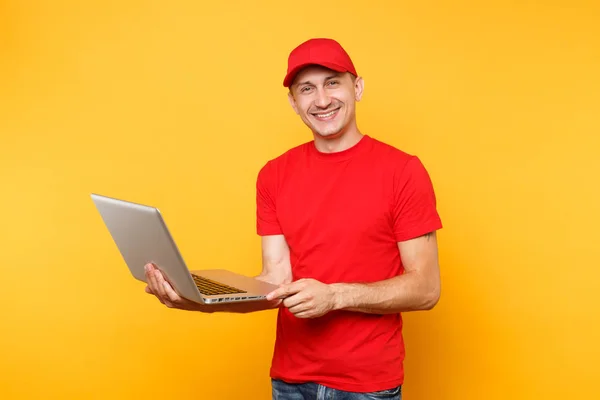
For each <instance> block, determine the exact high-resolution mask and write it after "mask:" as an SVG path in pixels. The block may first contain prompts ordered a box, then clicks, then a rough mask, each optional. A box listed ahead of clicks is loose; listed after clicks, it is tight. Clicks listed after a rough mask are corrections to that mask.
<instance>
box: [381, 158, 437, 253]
mask: <svg viewBox="0 0 600 400" xmlns="http://www.w3.org/2000/svg"><path fill="white" fill-rule="evenodd" d="M392 214H393V224H394V235H395V237H396V241H397V242H402V241H405V240H409V239H413V238H415V237H418V236H421V235H424V234H426V233H429V232H433V231H435V230H438V229H440V228H441V227H442V222H441V219H440V216H439V214H438V212H437V208H436V196H435V192H434V189H433V184H432V182H431V178H430V176H429V173H428V172H427V170H426V169H425V167H424V166H423V164H422V163H421V161H420V160H419V158H418V157H416V156H411V158H410V160H409V161H408V162H407V163H406V164H405V166H404V168H403V169H401V170H399V171H397V173H396V174H395V176H394V198H393V211H392Z"/></svg>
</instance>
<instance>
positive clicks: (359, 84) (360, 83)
mask: <svg viewBox="0 0 600 400" xmlns="http://www.w3.org/2000/svg"><path fill="white" fill-rule="evenodd" d="M364 90H365V81H364V80H363V78H362V77H360V76H357V77H356V79H355V80H354V97H355V98H356V101H360V99H362V95H363V91H364Z"/></svg>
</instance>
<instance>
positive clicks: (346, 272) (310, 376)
mask: <svg viewBox="0 0 600 400" xmlns="http://www.w3.org/2000/svg"><path fill="white" fill-rule="evenodd" d="M441 226H442V225H441V221H440V218H439V216H438V213H437V211H436V199H435V194H434V190H433V187H432V184H431V180H430V178H429V175H428V173H427V171H426V170H425V168H424V167H423V165H422V164H421V162H420V160H419V159H418V158H417V157H416V156H412V155H409V154H407V153H404V152H402V151H400V150H398V149H396V148H394V147H392V146H390V145H387V144H385V143H383V142H380V141H378V140H376V139H374V138H372V137H369V136H366V135H365V136H363V138H362V139H361V140H360V141H359V142H358V143H357V144H356V145H354V146H353V147H351V148H349V149H347V150H344V151H342V152H338V153H320V152H319V151H317V149H316V148H315V146H314V142H312V141H311V142H308V143H305V144H302V145H300V146H298V147H295V148H293V149H291V150H289V151H287V152H286V153H284V154H282V155H281V156H279V157H277V158H275V159H274V160H270V161H269V162H267V163H266V165H265V166H264V167H263V168H262V169H261V170H260V172H259V174H258V179H257V231H258V234H259V235H261V236H264V235H278V234H283V235H284V236H285V238H286V240H287V243H288V245H289V247H290V253H291V256H290V258H291V265H292V275H293V279H294V280H298V279H301V278H313V279H316V280H319V281H321V282H324V283H337V282H346V283H358V282H375V281H380V280H384V279H388V278H392V277H394V276H396V275H400V274H402V272H403V270H404V269H403V266H402V262H401V259H400V252H399V250H398V244H397V242H400V241H403V240H407V239H411V238H414V237H416V236H420V235H422V234H425V233H428V232H431V231H434V230H437V229H439V228H441ZM403 361H404V341H403V338H402V317H401V315H400V314H388V315H374V314H366V313H360V312H349V311H333V312H330V313H328V314H326V315H324V316H323V317H320V318H313V319H302V318H296V317H295V316H294V315H293V314H292V313H290V312H289V311H288V310H287V308H285V307H281V308H280V309H279V311H278V319H277V334H276V341H275V349H274V354H273V362H272V366H271V377H272V378H276V379H281V380H284V381H287V382H292V383H293V382H316V383H320V384H323V385H326V386H329V387H333V388H335V389H339V390H345V391H353V392H370V391H377V390H384V389H388V388H390V387H394V386H397V385H400V384H402V383H403V380H404V370H403Z"/></svg>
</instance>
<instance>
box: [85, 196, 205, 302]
mask: <svg viewBox="0 0 600 400" xmlns="http://www.w3.org/2000/svg"><path fill="white" fill-rule="evenodd" d="M91 197H92V200H93V201H94V203H95V204H96V208H97V209H98V211H99V212H100V215H101V216H102V219H103V221H104V223H105V225H106V227H107V228H108V230H109V232H110V235H111V236H112V238H113V240H114V242H115V244H116V245H117V248H118V249H119V252H120V253H121V256H122V257H123V259H124V261H125V263H126V264H127V267H128V268H129V270H130V272H131V274H132V275H133V276H134V277H135V278H136V279H138V280H140V281H142V282H146V276H145V273H144V266H145V265H146V264H147V263H149V262H152V263H155V264H156V265H158V266H160V268H161V269H162V270H163V271H164V272H165V273H166V274H167V275H168V276H169V281H170V283H171V285H172V286H173V287H174V288H175V289H176V290H177V291H178V292H179V293H180V294H181V295H182V296H183V297H185V298H187V299H189V300H192V301H197V302H202V296H200V293H199V291H198V288H197V287H196V284H195V283H194V281H193V279H192V277H191V276H190V273H189V270H188V268H187V266H186V265H185V262H184V260H183V257H182V256H181V254H180V252H179V249H178V248H177V246H176V244H175V241H174V240H173V238H172V237H171V235H170V233H169V230H168V229H167V226H166V224H165V222H164V220H163V218H162V215H161V213H160V211H159V210H158V209H157V208H155V207H151V206H145V205H142V204H136V203H132V202H129V201H125V200H119V199H115V198H110V197H106V196H102V195H99V194H92V195H91Z"/></svg>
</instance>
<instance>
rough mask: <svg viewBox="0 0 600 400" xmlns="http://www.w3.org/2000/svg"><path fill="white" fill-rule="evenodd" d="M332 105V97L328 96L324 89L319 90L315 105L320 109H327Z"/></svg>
mask: <svg viewBox="0 0 600 400" xmlns="http://www.w3.org/2000/svg"><path fill="white" fill-rule="evenodd" d="M330 104H331V97H329V96H328V95H327V92H326V91H325V90H324V89H322V88H321V89H319V90H318V91H317V98H316V100H315V105H316V106H317V107H319V108H327V107H328V106H329V105H330Z"/></svg>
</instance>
